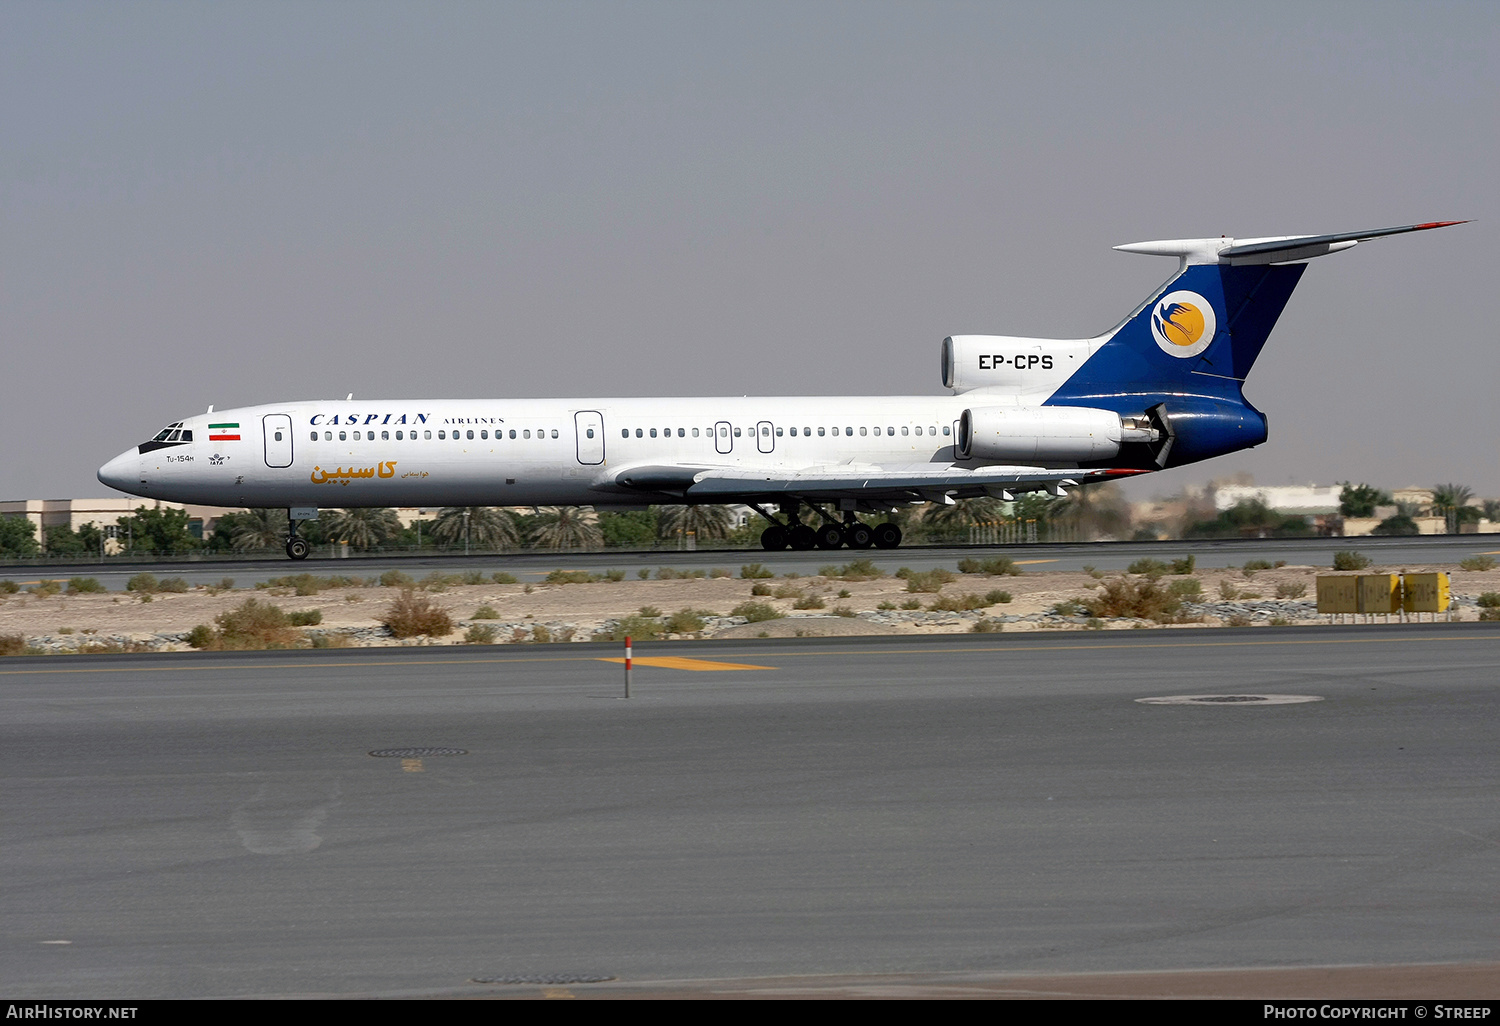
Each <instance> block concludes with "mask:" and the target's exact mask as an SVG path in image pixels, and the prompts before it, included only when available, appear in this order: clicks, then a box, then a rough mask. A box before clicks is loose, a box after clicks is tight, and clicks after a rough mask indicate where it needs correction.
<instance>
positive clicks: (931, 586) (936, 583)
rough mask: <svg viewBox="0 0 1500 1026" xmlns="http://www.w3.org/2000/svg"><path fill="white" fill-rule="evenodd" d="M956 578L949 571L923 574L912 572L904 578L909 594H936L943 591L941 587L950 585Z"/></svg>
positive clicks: (929, 571)
mask: <svg viewBox="0 0 1500 1026" xmlns="http://www.w3.org/2000/svg"><path fill="white" fill-rule="evenodd" d="M955 580H957V578H956V577H955V576H954V575H953V573H952V571H949V570H942V569H938V570H928V571H926V572H925V573H917V572H915V571H913V572H912V573H911V575H910V576H908V577H907V578H906V590H907V591H911V592H929V593H931V592H938V591H942V590H943V585H945V584H952V583H953V582H954V581H955Z"/></svg>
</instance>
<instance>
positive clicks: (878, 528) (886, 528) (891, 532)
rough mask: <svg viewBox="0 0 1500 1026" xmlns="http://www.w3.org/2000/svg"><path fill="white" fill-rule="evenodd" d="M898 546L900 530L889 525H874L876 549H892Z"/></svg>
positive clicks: (893, 525)
mask: <svg viewBox="0 0 1500 1026" xmlns="http://www.w3.org/2000/svg"><path fill="white" fill-rule="evenodd" d="M900 544H901V528H899V527H897V526H896V525H895V524H891V523H885V524H876V525H875V547H876V548H877V549H894V548H895V547H896V546H897V545H900Z"/></svg>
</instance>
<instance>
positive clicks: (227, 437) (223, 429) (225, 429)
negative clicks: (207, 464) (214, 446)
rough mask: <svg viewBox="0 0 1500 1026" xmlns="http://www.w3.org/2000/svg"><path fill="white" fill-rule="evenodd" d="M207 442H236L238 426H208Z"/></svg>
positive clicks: (238, 436)
mask: <svg viewBox="0 0 1500 1026" xmlns="http://www.w3.org/2000/svg"><path fill="white" fill-rule="evenodd" d="M208 440H209V441H210V442H238V441H239V440H240V426H239V424H210V425H209V426H208Z"/></svg>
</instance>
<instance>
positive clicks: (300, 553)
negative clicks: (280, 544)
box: [286, 538, 312, 559]
mask: <svg viewBox="0 0 1500 1026" xmlns="http://www.w3.org/2000/svg"><path fill="white" fill-rule="evenodd" d="M311 551H312V546H311V545H309V544H307V539H306V538H288V539H287V540H286V554H287V556H288V557H290V558H291V559H306V558H307V554H308V553H309V552H311Z"/></svg>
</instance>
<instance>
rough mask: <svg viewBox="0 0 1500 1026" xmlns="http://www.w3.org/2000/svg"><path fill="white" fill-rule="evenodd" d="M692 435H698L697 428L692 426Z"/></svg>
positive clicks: (695, 436)
mask: <svg viewBox="0 0 1500 1026" xmlns="http://www.w3.org/2000/svg"><path fill="white" fill-rule="evenodd" d="M693 437H694V438H697V437H698V429H697V428H693Z"/></svg>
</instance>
